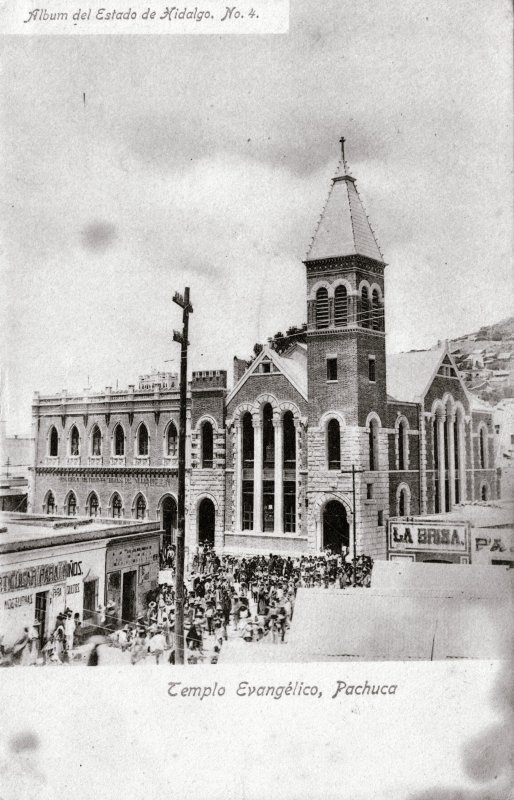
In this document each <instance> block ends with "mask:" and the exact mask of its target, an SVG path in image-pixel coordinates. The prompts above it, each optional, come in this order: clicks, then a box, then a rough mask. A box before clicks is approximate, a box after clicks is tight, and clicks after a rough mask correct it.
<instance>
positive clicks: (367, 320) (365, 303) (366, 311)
mask: <svg viewBox="0 0 514 800" xmlns="http://www.w3.org/2000/svg"><path fill="white" fill-rule="evenodd" d="M360 324H361V327H362V328H371V306H370V302H369V291H368V287H367V286H363V287H362V289H361V313H360Z"/></svg>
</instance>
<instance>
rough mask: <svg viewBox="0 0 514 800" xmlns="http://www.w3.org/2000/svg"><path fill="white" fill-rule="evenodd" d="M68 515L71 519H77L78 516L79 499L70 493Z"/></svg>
mask: <svg viewBox="0 0 514 800" xmlns="http://www.w3.org/2000/svg"><path fill="white" fill-rule="evenodd" d="M66 513H67V515H68V516H69V517H75V516H76V515H77V498H76V497H75V494H74V493H73V492H70V493H69V495H68V500H67V502H66Z"/></svg>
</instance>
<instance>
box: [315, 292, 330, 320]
mask: <svg viewBox="0 0 514 800" xmlns="http://www.w3.org/2000/svg"><path fill="white" fill-rule="evenodd" d="M328 323H329V311H328V289H326V288H325V287H324V286H322V287H321V288H320V289H318V291H317V292H316V328H328Z"/></svg>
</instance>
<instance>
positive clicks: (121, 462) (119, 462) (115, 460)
mask: <svg viewBox="0 0 514 800" xmlns="http://www.w3.org/2000/svg"><path fill="white" fill-rule="evenodd" d="M125 463H126V458H125V456H111V466H112V467H124V466H125Z"/></svg>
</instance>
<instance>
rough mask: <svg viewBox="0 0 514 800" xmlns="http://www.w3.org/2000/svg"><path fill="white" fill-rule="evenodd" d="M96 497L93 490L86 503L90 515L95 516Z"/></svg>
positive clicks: (96, 510)
mask: <svg viewBox="0 0 514 800" xmlns="http://www.w3.org/2000/svg"><path fill="white" fill-rule="evenodd" d="M98 505H99V504H98V497H97V496H96V494H95V493H94V492H93V494H92V495H91V496H90V498H89V503H88V514H89V516H90V517H97V516H98Z"/></svg>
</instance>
